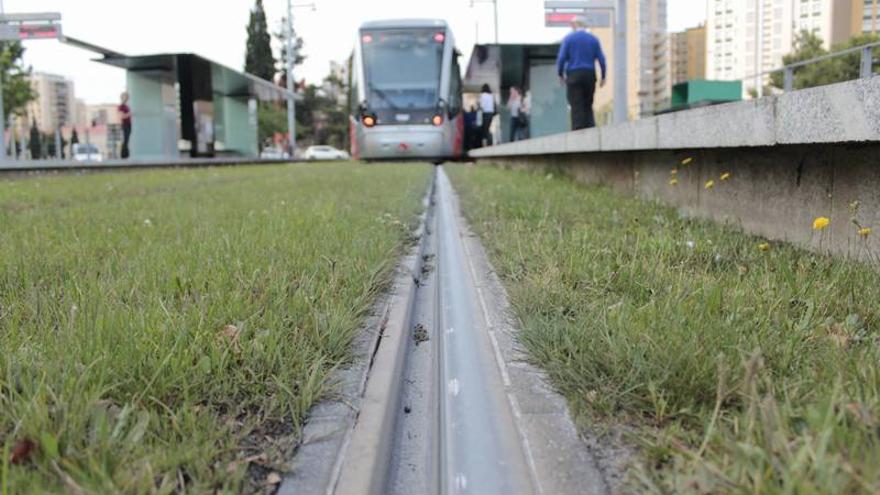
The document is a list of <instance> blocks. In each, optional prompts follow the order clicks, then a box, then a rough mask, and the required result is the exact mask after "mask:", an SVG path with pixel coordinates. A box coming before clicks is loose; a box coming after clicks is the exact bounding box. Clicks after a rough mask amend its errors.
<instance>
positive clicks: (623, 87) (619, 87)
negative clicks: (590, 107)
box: [614, 0, 629, 124]
mask: <svg viewBox="0 0 880 495" xmlns="http://www.w3.org/2000/svg"><path fill="white" fill-rule="evenodd" d="M615 14H616V22H615V27H614V123H615V124H620V123H623V122H626V121H627V120H629V103H628V101H627V100H628V98H629V94H628V91H629V84H628V82H627V68H628V64H627V52H626V49H627V46H626V45H627V42H626V17H627V16H626V14H627V9H626V0H617V9H616V12H615Z"/></svg>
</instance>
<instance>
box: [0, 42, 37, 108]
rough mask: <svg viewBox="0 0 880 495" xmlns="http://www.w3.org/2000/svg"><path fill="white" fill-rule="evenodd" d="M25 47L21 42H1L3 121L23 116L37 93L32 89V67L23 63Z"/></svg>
mask: <svg viewBox="0 0 880 495" xmlns="http://www.w3.org/2000/svg"><path fill="white" fill-rule="evenodd" d="M23 56H24V47H22V46H21V43H19V42H17V41H16V42H13V43H8V42H0V81H2V84H3V111H4V115H3V119H4V120H3V121H4V122H8V121H9V116H10V115H21V114H22V113H23V110H24V108H25V105H27V103H28V102H29V101H31V100H33V99H34V98H36V96H37V95H36V93H35V92H34V90H33V88H32V87H31V82H30V75H31V69H30V67H26V66H25V65H24V64H23V63H22V57H23Z"/></svg>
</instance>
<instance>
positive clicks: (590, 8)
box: [544, 0, 614, 28]
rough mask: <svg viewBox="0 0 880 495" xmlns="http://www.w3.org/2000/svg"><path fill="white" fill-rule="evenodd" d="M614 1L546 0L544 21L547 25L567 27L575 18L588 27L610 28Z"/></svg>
mask: <svg viewBox="0 0 880 495" xmlns="http://www.w3.org/2000/svg"><path fill="white" fill-rule="evenodd" d="M613 14H614V2H613V1H608V0H598V1H597V0H594V1H588V0H581V1H546V2H544V23H545V25H546V26H547V27H568V26H569V25H571V23H572V21H574V20H575V19H577V18H581V19H583V20H584V23H585V24H586V26H587V27H589V28H610V27H611V22H612V18H613Z"/></svg>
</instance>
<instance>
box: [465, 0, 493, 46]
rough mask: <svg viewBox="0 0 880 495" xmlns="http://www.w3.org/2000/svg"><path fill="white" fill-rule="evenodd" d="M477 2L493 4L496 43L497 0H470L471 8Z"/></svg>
mask: <svg viewBox="0 0 880 495" xmlns="http://www.w3.org/2000/svg"><path fill="white" fill-rule="evenodd" d="M478 3H491V4H492V5H494V6H495V44H496V45H497V44H498V0H471V8H474V6H475V5H476V4H478Z"/></svg>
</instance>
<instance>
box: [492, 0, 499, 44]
mask: <svg viewBox="0 0 880 495" xmlns="http://www.w3.org/2000/svg"><path fill="white" fill-rule="evenodd" d="M492 3H493V4H495V44H496V45H497V44H498V0H492Z"/></svg>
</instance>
